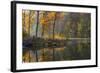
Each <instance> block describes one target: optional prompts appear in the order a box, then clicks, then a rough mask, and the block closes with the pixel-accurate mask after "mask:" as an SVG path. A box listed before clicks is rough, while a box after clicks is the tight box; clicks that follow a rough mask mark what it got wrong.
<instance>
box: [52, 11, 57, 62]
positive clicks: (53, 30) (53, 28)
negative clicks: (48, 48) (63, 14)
mask: <svg viewBox="0 0 100 73" xmlns="http://www.w3.org/2000/svg"><path fill="white" fill-rule="evenodd" d="M55 24H56V13H55V18H54V23H53V40H54V38H55V32H54V31H55ZM53 60H55V49H54V48H53Z"/></svg>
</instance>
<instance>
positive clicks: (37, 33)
mask: <svg viewBox="0 0 100 73" xmlns="http://www.w3.org/2000/svg"><path fill="white" fill-rule="evenodd" d="M38 25H39V11H37V26H36V35H35V36H36V38H37V36H38ZM36 45H37V40H36ZM35 52H36V61H37V62H38V52H37V48H36V50H35Z"/></svg>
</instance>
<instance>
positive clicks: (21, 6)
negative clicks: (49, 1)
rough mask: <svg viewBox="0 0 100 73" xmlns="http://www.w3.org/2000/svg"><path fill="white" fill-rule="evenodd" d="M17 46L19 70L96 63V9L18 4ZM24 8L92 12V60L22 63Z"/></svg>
mask: <svg viewBox="0 0 100 73" xmlns="http://www.w3.org/2000/svg"><path fill="white" fill-rule="evenodd" d="M16 7H17V14H16V16H17V20H16V28H17V41H16V43H17V45H16V46H17V47H16V52H17V55H16V60H17V61H16V64H17V70H22V69H38V68H52V67H72V66H85V65H95V64H96V62H95V60H96V45H95V43H96V42H95V41H96V39H95V38H96V37H95V35H96V30H95V27H96V21H95V20H96V18H95V15H96V14H95V13H96V10H95V9H94V8H82V7H60V6H45V5H31V4H30V5H28V4H17V6H16ZM22 9H28V10H46V11H64V12H84V13H91V60H79V61H57V62H38V63H22V36H21V35H22Z"/></svg>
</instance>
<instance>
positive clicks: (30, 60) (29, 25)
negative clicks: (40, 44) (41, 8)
mask: <svg viewBox="0 0 100 73" xmlns="http://www.w3.org/2000/svg"><path fill="white" fill-rule="evenodd" d="M30 17H31V11H29V26H28V34H29V37H30ZM30 54H31V50H29V62H31V56H30Z"/></svg>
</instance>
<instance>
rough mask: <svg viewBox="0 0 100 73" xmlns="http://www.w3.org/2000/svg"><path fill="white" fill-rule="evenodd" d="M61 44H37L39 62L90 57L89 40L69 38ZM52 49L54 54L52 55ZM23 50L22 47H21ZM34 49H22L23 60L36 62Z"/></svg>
mask: <svg viewBox="0 0 100 73" xmlns="http://www.w3.org/2000/svg"><path fill="white" fill-rule="evenodd" d="M62 44H64V45H63V46H58V47H57V46H55V47H54V46H51V47H50V46H46V47H45V48H43V47H41V46H39V47H38V48H37V55H38V56H37V58H38V61H39V62H44V61H64V60H86V59H90V58H91V49H90V48H91V47H90V45H91V43H90V41H87V40H84V41H81V40H80V41H78V40H70V41H66V42H65V43H62ZM53 49H54V55H53ZM23 50H24V49H23ZM35 51H36V50H34V49H29V50H28V49H27V50H26V51H25V50H24V51H23V62H37V60H36V52H35Z"/></svg>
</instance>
